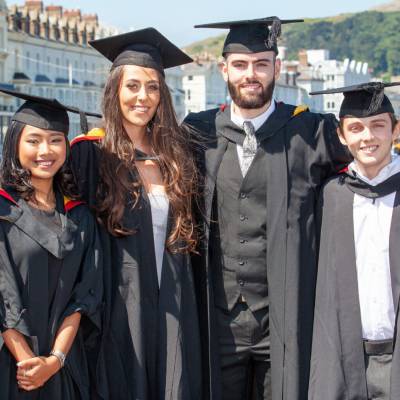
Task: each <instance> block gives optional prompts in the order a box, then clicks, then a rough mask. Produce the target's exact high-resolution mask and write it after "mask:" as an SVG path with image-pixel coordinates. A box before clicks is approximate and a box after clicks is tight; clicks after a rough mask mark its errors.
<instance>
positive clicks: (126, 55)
mask: <svg viewBox="0 0 400 400" xmlns="http://www.w3.org/2000/svg"><path fill="white" fill-rule="evenodd" d="M89 44H90V45H91V46H92V47H94V48H95V49H96V50H97V51H98V52H99V53H101V54H102V55H103V56H104V57H106V58H108V59H109V60H110V61H111V62H112V63H113V64H112V67H111V69H113V68H115V67H118V66H120V65H138V66H140V67H147V68H154V69H156V70H158V71H160V72H161V73H162V74H164V69H165V68H171V67H176V66H177V65H182V64H187V63H190V62H192V61H193V60H192V59H191V58H190V57H189V56H188V55H187V54H186V53H184V52H183V51H182V50H180V49H179V48H178V47H176V46H175V45H174V44H173V43H172V42H170V41H169V40H168V39H167V38H166V37H165V36H163V35H162V34H161V33H160V32H158V31H157V29H154V28H146V29H140V30H138V31H133V32H128V33H123V34H121V35H116V36H110V37H107V38H103V39H98V40H92V41H90V42H89Z"/></svg>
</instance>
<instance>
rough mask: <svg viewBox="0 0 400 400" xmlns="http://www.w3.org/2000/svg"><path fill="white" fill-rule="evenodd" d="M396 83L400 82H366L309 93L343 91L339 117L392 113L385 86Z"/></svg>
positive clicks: (362, 116)
mask: <svg viewBox="0 0 400 400" xmlns="http://www.w3.org/2000/svg"><path fill="white" fill-rule="evenodd" d="M398 85H400V82H392V83H383V82H367V83H361V84H359V85H353V86H347V87H341V88H337V89H328V90H321V91H318V92H311V93H310V95H316V94H334V93H343V95H344V99H343V102H342V105H341V106H340V111H339V118H343V117H345V116H347V115H351V116H353V117H358V118H365V117H371V116H373V115H378V114H383V113H391V114H394V109H393V106H392V103H391V102H390V100H389V99H388V97H387V96H386V95H385V88H386V87H390V86H398Z"/></svg>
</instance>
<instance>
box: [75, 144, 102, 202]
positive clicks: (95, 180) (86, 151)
mask: <svg viewBox="0 0 400 400" xmlns="http://www.w3.org/2000/svg"><path fill="white" fill-rule="evenodd" d="M99 157H100V149H99V146H98V143H97V142H96V141H92V140H81V141H77V142H72V143H71V167H72V171H73V173H74V176H75V179H76V182H77V185H78V189H79V193H80V194H81V196H82V200H84V201H85V203H86V204H87V205H88V206H89V207H90V208H93V207H94V206H95V205H96V192H97V186H98V184H99V176H100V173H99V165H100V163H99Z"/></svg>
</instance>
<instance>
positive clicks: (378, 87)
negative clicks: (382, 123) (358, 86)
mask: <svg viewBox="0 0 400 400" xmlns="http://www.w3.org/2000/svg"><path fill="white" fill-rule="evenodd" d="M364 90H366V91H367V92H369V93H372V99H371V103H370V105H369V107H368V115H370V114H373V113H374V112H375V111H376V110H378V109H379V107H380V106H381V105H382V101H383V98H384V97H385V84H384V83H382V82H371V83H370V85H368V86H367V87H365V89H364Z"/></svg>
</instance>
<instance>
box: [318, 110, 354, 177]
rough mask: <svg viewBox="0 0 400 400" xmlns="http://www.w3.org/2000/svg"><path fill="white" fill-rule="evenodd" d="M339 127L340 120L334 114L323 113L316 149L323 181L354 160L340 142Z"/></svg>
mask: <svg viewBox="0 0 400 400" xmlns="http://www.w3.org/2000/svg"><path fill="white" fill-rule="evenodd" d="M337 127H338V122H337V120H336V118H335V116H334V115H333V114H326V115H321V120H320V122H319V126H318V129H317V142H316V149H315V152H316V154H315V155H316V157H317V163H318V164H320V167H321V168H320V170H321V172H322V176H321V183H323V182H324V181H325V180H326V179H328V178H330V177H331V176H334V175H336V174H338V173H339V172H340V171H341V170H343V169H344V168H346V167H347V165H348V164H349V163H350V162H351V161H352V157H351V154H350V153H349V151H348V150H347V148H346V147H345V146H343V145H342V144H341V143H340V140H339V136H338V134H337Z"/></svg>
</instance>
